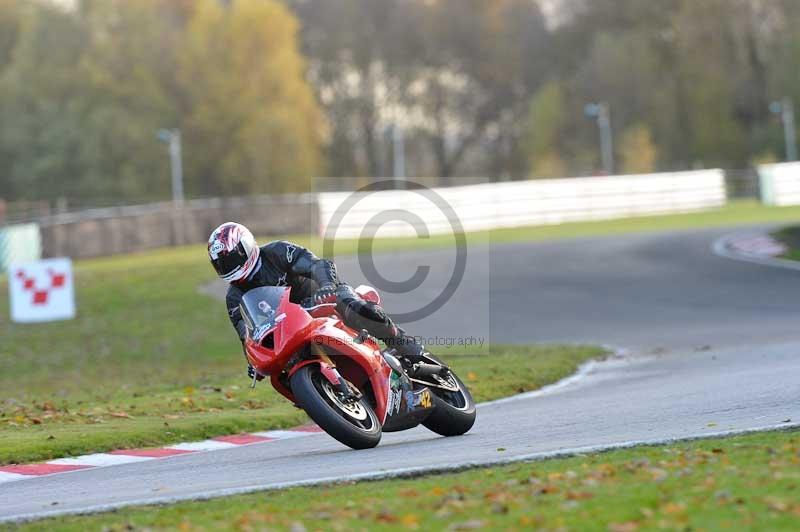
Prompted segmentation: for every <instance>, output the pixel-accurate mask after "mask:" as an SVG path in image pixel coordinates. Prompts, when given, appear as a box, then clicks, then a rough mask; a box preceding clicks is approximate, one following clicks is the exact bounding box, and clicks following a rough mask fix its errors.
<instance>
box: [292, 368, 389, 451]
mask: <svg viewBox="0 0 800 532" xmlns="http://www.w3.org/2000/svg"><path fill="white" fill-rule="evenodd" d="M290 384H291V388H292V393H293V394H294V396H295V399H296V400H297V404H298V405H300V407H301V408H302V409H303V410H305V411H306V413H307V414H308V416H309V417H310V418H311V419H313V420H314V422H315V423H316V424H317V425H319V426H320V427H321V428H322V430H324V431H325V432H327V433H328V434H330V435H331V436H333V437H334V438H336V439H337V440H339V441H340V442H342V443H343V444H345V445H347V446H348V447H352V448H353V449H369V448H371V447H375V446H376V445H378V442H380V441H381V424H380V422H379V421H378V416H376V415H375V412H374V411H373V410H372V407H371V406H370V405H369V404H368V403H367V401H366V400H365V399H364V398H363V397H362V398H361V399H359V400H357V401H356V400H345V399H343V398H342V397H341V394H340V392H339V390H338V389H337V388H336V386H334V385H332V384H331V383H330V382H329V381H328V379H326V378H325V376H324V375H322V372H321V371H320V368H319V366H318V365H316V364H310V365H308V366H304V367H302V368H300V369H299V370H298V371H297V373H295V374H294V375H293V376H292V379H291V381H290Z"/></svg>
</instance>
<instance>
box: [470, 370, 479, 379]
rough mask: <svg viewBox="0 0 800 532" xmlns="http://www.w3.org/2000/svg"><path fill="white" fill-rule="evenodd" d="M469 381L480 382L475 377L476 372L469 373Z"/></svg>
mask: <svg viewBox="0 0 800 532" xmlns="http://www.w3.org/2000/svg"><path fill="white" fill-rule="evenodd" d="M467 380H468V381H476V380H478V376H477V375H475V373H474V372H472V371H470V372H469V373H467Z"/></svg>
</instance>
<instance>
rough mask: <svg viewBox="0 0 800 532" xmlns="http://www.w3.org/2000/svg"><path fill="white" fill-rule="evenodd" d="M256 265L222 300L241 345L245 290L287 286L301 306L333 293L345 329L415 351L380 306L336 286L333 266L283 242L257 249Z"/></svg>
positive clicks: (410, 341)
mask: <svg viewBox="0 0 800 532" xmlns="http://www.w3.org/2000/svg"><path fill="white" fill-rule="evenodd" d="M259 262H260V266H259V265H258V264H257V265H256V269H255V270H254V271H253V273H252V274H251V275H250V277H248V278H247V279H246V280H242V281H239V282H235V283H231V284H230V285H229V286H228V293H227V295H226V297H225V302H226V305H227V307H228V316H229V317H230V319H231V323H233V326H234V327H235V328H236V332H237V333H238V334H239V339H240V340H242V341H244V338H245V334H246V328H245V324H244V321H243V319H242V313H241V310H240V309H239V304H240V303H241V302H242V297H243V296H244V294H245V293H247V292H248V291H249V290H252V289H253V288H258V287H260V286H289V287H291V289H292V291H291V296H290V300H291V301H292V303H298V304H302V303H304V301H305V300H308V299H310V298H312V297H313V296H314V295H315V294H316V293H317V291H318V290H319V289H321V288H324V289H330V290H331V292H334V290H335V294H336V302H337V310H338V311H339V313H340V314H341V315H342V317H343V320H344V322H345V324H347V325H348V326H349V327H352V328H354V329H356V330H361V329H365V330H366V331H367V332H368V333H369V334H370V335H372V336H374V337H376V338H378V339H380V340H382V341H383V342H384V343H386V344H387V345H389V346H394V347H397V348H398V349H399V350H401V351H407V350H410V351H412V352H417V351H418V349H417V344H416V342H414V340H413V338H411V337H406V336H405V334H404V333H403V331H402V330H401V329H400V328H398V327H397V326H396V325H395V324H394V323H393V322H392V320H391V319H390V318H389V316H387V315H386V312H384V310H383V309H382V308H381V307H380V306H378V305H376V304H374V303H371V302H368V301H364V300H363V299H361V298H360V297H358V295H357V294H356V293H355V291H353V289H352V288H350V287H349V286H347V285H345V284H341V283H340V282H339V279H338V277H337V274H336V266H335V265H334V264H333V262H331V261H329V260H327V259H320V258H318V257H316V256H315V255H314V254H313V253H311V252H310V251H309V250H307V249H306V248H304V247H302V246H298V245H297V244H294V243H292V242H286V241H284V240H276V241H274V242H270V243H269V244H266V245H265V246H261V251H260V261H259Z"/></svg>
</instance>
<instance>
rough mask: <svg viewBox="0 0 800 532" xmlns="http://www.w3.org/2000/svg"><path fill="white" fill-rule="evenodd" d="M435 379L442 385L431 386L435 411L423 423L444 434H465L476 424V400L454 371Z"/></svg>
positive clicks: (430, 428)
mask: <svg viewBox="0 0 800 532" xmlns="http://www.w3.org/2000/svg"><path fill="white" fill-rule="evenodd" d="M435 380H436V381H437V384H438V385H439V386H440V387H436V386H430V387H429V389H430V391H431V396H432V398H433V406H434V408H433V412H431V414H430V415H429V416H428V417H427V418H426V419H425V421H423V422H422V424H423V425H425V427H426V428H428V429H429V430H432V431H433V432H435V433H436V434H441V435H442V436H460V435H462V434H465V433H466V432H467V431H469V429H471V428H472V425H474V424H475V416H476V412H475V401H473V399H472V394H470V393H469V389H468V388H467V386H466V385H465V384H464V383H463V382H461V379H459V378H458V375H456V374H455V373H453V372H452V371H449V372H447V374H446V375H444V376H441V377H438V378H436V379H435ZM432 382H433V381H432ZM445 388H446V389H445Z"/></svg>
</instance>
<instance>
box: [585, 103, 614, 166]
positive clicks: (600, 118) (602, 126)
mask: <svg viewBox="0 0 800 532" xmlns="http://www.w3.org/2000/svg"><path fill="white" fill-rule="evenodd" d="M583 112H584V113H585V114H586V116H588V117H589V118H594V119H596V120H597V128H598V129H599V130H600V154H601V157H602V159H603V170H604V171H605V173H606V174H607V175H613V174H614V134H613V132H612V130H611V111H610V110H609V107H608V104H607V103H605V102H600V103H590V104H587V105H586V106H585V107H584V108H583Z"/></svg>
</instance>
